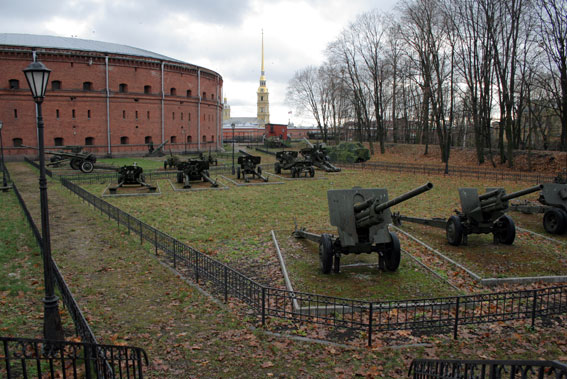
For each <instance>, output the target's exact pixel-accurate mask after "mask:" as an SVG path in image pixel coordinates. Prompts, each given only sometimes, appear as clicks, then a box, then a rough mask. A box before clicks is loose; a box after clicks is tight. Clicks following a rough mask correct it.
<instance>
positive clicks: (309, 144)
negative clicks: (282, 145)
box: [303, 137, 313, 147]
mask: <svg viewBox="0 0 567 379" xmlns="http://www.w3.org/2000/svg"><path fill="white" fill-rule="evenodd" d="M303 140H304V141H305V142H307V145H308V146H309V147H313V144H312V143H311V142H309V140H308V139H307V138H305V137H303Z"/></svg>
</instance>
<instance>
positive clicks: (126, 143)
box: [120, 136, 130, 145]
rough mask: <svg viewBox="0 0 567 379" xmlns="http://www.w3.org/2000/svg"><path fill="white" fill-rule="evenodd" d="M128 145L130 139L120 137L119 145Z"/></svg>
mask: <svg viewBox="0 0 567 379" xmlns="http://www.w3.org/2000/svg"><path fill="white" fill-rule="evenodd" d="M129 143H130V139H129V138H128V137H126V136H122V137H120V144H121V145H128V144H129Z"/></svg>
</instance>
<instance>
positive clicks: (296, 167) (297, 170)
mask: <svg viewBox="0 0 567 379" xmlns="http://www.w3.org/2000/svg"><path fill="white" fill-rule="evenodd" d="M276 160H277V162H276V163H274V171H275V173H276V174H281V172H282V170H290V172H291V177H292V178H299V177H300V176H301V174H305V177H307V175H309V176H310V177H313V176H315V169H314V168H313V162H311V161H310V160H308V159H298V152H297V151H292V150H284V151H278V152H277V153H276Z"/></svg>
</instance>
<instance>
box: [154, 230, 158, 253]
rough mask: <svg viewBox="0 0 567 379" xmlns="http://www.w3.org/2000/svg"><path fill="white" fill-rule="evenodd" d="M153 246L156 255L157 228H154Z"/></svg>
mask: <svg viewBox="0 0 567 379" xmlns="http://www.w3.org/2000/svg"><path fill="white" fill-rule="evenodd" d="M154 246H155V248H156V255H158V254H157V229H156V228H154Z"/></svg>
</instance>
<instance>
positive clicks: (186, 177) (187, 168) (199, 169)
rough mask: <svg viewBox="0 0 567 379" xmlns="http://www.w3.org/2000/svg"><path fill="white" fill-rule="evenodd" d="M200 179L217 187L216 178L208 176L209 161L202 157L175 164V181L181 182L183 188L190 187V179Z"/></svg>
mask: <svg viewBox="0 0 567 379" xmlns="http://www.w3.org/2000/svg"><path fill="white" fill-rule="evenodd" d="M197 180H199V181H200V180H202V181H203V182H209V183H211V187H218V186H219V185H218V183H217V182H216V180H213V179H212V178H211V177H210V176H209V162H208V161H206V160H202V159H189V160H188V161H185V162H180V163H179V164H178V165H177V183H183V188H191V181H197Z"/></svg>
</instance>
